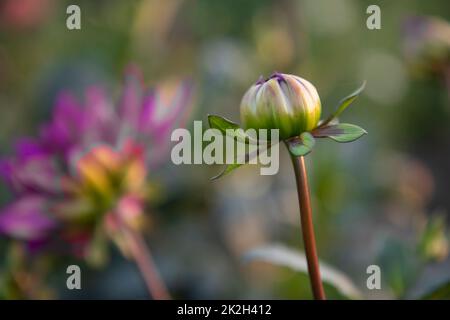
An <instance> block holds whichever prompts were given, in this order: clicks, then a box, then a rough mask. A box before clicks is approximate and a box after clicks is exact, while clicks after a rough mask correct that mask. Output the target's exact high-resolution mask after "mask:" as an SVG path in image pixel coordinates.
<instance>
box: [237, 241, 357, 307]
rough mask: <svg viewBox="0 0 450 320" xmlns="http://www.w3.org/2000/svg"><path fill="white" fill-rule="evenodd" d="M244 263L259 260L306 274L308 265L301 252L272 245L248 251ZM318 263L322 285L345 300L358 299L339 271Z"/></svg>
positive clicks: (355, 292)
mask: <svg viewBox="0 0 450 320" xmlns="http://www.w3.org/2000/svg"><path fill="white" fill-rule="evenodd" d="M243 260H244V263H248V262H251V261H255V260H259V261H265V262H269V263H272V264H274V265H279V266H284V267H288V268H290V269H292V270H294V271H297V272H302V273H306V274H308V263H307V261H306V256H305V254H304V253H303V252H301V251H297V250H293V249H290V248H288V247H285V246H283V245H279V244H272V245H267V246H264V247H260V248H256V249H253V250H250V251H249V252H247V253H246V254H244V256H243ZM319 263H320V272H321V274H322V280H323V282H324V283H326V284H328V285H330V286H332V287H334V288H335V289H336V290H337V291H339V292H340V294H341V295H343V296H344V297H346V298H349V299H360V298H362V294H361V292H360V291H359V289H358V288H357V287H356V286H355V285H354V283H353V281H352V280H351V279H350V278H349V277H347V276H346V275H345V274H344V273H342V272H341V271H339V270H337V269H335V268H334V267H332V266H329V265H327V264H325V263H323V262H321V261H320V262H319Z"/></svg>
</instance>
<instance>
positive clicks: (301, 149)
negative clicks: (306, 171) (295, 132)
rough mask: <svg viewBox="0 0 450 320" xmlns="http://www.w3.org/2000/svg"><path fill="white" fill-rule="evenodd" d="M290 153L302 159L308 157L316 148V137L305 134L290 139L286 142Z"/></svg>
mask: <svg viewBox="0 0 450 320" xmlns="http://www.w3.org/2000/svg"><path fill="white" fill-rule="evenodd" d="M286 144H287V147H288V149H289V152H290V153H291V154H292V155H293V156H295V157H300V156H304V155H307V154H308V153H310V152H311V151H312V148H313V147H314V144H315V140H314V137H313V136H312V135H311V133H309V132H303V133H302V134H301V135H300V136H298V137H294V138H290V139H288V140H286Z"/></svg>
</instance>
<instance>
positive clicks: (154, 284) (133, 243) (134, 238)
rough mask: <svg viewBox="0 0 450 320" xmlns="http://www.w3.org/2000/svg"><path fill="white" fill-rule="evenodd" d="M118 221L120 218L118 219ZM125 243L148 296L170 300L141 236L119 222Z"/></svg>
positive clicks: (122, 222) (124, 223)
mask: <svg viewBox="0 0 450 320" xmlns="http://www.w3.org/2000/svg"><path fill="white" fill-rule="evenodd" d="M119 219H120V218H119ZM121 226H122V231H123V235H124V237H125V242H126V244H127V246H128V248H129V249H130V252H131V255H132V257H133V259H134V261H135V262H136V265H137V266H138V268H139V271H140V272H141V274H142V277H143V278H144V280H145V284H146V286H147V289H148V291H149V293H150V295H151V296H152V297H153V299H155V300H170V299H171V297H170V294H169V292H168V290H167V288H166V286H165V284H164V282H163V281H162V279H161V277H160V275H159V272H158V270H157V268H156V265H155V263H154V261H153V258H152V256H151V254H150V251H149V250H148V248H147V245H146V243H145V241H144V238H143V237H142V235H141V234H140V233H139V232H137V231H135V230H133V229H132V228H130V227H129V226H128V225H127V224H126V222H124V221H121Z"/></svg>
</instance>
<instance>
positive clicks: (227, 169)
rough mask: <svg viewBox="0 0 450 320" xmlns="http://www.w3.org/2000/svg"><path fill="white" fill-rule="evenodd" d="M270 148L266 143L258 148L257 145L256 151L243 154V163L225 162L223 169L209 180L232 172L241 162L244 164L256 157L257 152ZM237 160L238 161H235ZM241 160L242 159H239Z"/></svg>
mask: <svg viewBox="0 0 450 320" xmlns="http://www.w3.org/2000/svg"><path fill="white" fill-rule="evenodd" d="M270 148H271V145H266V146H265V147H263V148H260V146H259V145H258V148H257V149H256V151H254V152H252V153H246V154H245V156H244V159H242V160H243V161H244V162H245V163H231V164H227V165H226V166H225V169H224V170H222V172H220V173H219V174H218V175H216V176H214V177H212V178H211V180H217V179H219V178H221V177H223V176H225V175H227V174H229V173H230V172H232V171H233V170H234V169H237V168H239V167H240V166H242V165H243V164H246V163H248V162H250V160H252V159H254V158H255V157H257V156H258V155H259V154H261V153H262V152H265V151H267V150H268V149H270ZM236 162H238V161H236ZM239 162H242V161H239Z"/></svg>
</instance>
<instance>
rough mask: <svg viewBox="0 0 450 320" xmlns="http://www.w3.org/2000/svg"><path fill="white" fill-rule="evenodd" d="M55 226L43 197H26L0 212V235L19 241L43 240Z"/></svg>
mask: <svg viewBox="0 0 450 320" xmlns="http://www.w3.org/2000/svg"><path fill="white" fill-rule="evenodd" d="M55 226H56V223H55V221H54V220H53V219H52V218H50V216H48V214H47V212H46V199H45V198H43V197H39V196H25V197H22V198H19V199H17V200H16V201H15V202H13V203H11V204H10V205H8V206H7V207H6V208H4V209H3V210H1V211H0V233H2V234H6V235H8V236H10V237H14V238H17V239H21V240H39V239H42V238H44V237H45V236H46V235H47V233H48V231H50V230H51V229H53V228H54V227H55Z"/></svg>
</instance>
